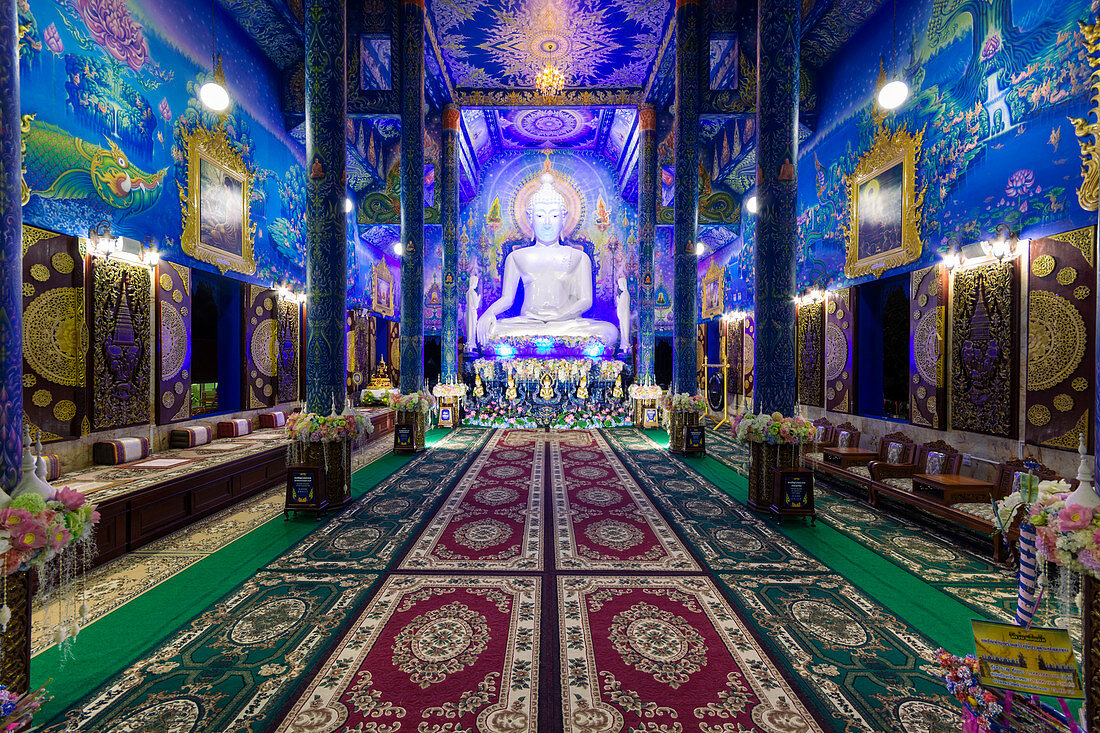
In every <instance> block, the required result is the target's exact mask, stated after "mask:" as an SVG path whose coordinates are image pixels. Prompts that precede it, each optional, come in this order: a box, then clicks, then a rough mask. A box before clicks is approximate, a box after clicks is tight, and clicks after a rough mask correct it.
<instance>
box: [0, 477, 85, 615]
mask: <svg viewBox="0 0 1100 733" xmlns="http://www.w3.org/2000/svg"><path fill="white" fill-rule="evenodd" d="M98 522H99V512H97V511H96V507H95V504H91V503H89V502H88V500H87V499H86V498H85V497H84V494H82V493H80V492H79V491H75V490H73V489H70V488H69V487H68V486H66V487H64V488H61V489H56V490H55V491H54V493H53V495H52V496H50V498H49V499H44V498H42V497H41V496H39V495H38V494H35V493H31V492H27V493H23V494H20V495H19V496H16V497H15V498H13V499H11V500H10V501H9V502H8V503H7V504H6V505H4V506H3V508H2V509H0V552H2V553H3V555H2V557H3V575H4V576H5V577H6V576H8V575H11V574H12V573H16V572H19V571H22V570H30V569H32V568H34V569H41V568H42V567H43V566H44V565H46V563H48V562H49V561H51V560H53V559H54V558H55V557H57V556H58V555H60V554H61V552H62V551H64V550H65V549H66V548H67V547H69V545H72V544H74V543H76V542H81V541H84V542H89V541H91V537H92V526H93V525H95V524H96V523H98ZM0 615H2V614H0ZM0 624H2V625H4V626H6V625H7V621H6V620H3V619H0Z"/></svg>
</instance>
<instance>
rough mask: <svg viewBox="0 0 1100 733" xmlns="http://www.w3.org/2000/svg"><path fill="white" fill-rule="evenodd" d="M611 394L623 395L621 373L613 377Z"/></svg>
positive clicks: (614, 395)
mask: <svg viewBox="0 0 1100 733" xmlns="http://www.w3.org/2000/svg"><path fill="white" fill-rule="evenodd" d="M611 396H612V397H615V398H621V397H622V396H623V375H622V374H620V375H618V376H616V377H615V386H614V387H612V388H611Z"/></svg>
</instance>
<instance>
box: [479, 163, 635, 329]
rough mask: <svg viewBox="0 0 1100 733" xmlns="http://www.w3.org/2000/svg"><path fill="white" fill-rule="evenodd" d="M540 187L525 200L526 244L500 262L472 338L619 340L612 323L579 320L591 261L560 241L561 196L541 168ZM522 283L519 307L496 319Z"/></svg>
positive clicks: (588, 291) (588, 302)
mask: <svg viewBox="0 0 1100 733" xmlns="http://www.w3.org/2000/svg"><path fill="white" fill-rule="evenodd" d="M539 180H540V181H541V182H542V185H541V186H540V187H539V188H538V190H536V191H535V192H534V193H533V194H531V197H530V199H528V201H527V221H528V222H529V224H530V226H531V230H532V231H533V232H534V242H533V244H532V245H531V246H530V247H524V248H523V249H518V250H516V251H514V252H512V253H511V254H509V255H508V256H507V257H506V258H505V260H504V281H503V284H502V286H501V293H500V298H499V299H497V301H496V302H495V303H493V304H492V305H490V306H489V307H488V308H487V309H486V310H485V312H484V313H482V314H481V317H480V318H479V319H478V321H477V342H478V344H480V345H482V346H486V345H489V344H491V343H492V342H493V341H494V340H495V339H499V338H503V337H507V336H515V337H521V338H522V337H531V336H549V337H564V336H574V337H582V338H583V337H589V338H594V339H598V340H599V341H601V342H603V344H604V345H605V346H610V347H614V346H615V345H616V344H617V343H618V342H619V329H618V328H617V327H616V326H615V325H614V324H612V323H609V322H607V321H600V320H596V319H594V318H582V317H581V316H582V314H583V313H584V312H585V311H587V310H588V309H589V308H591V307H592V260H591V259H590V258H589V257H588V255H587V254H585V253H584V252H583V251H582V250H579V249H574V248H572V247H570V246H568V245H565V244H562V240H561V234H562V229H563V227H564V225H565V219H566V214H567V213H568V210H567V209H566V208H565V197H563V196H562V195H561V194H560V193H558V191H556V190H555V189H554V186H553V182H554V175H553V174H552V173H551V172H550V171H549V170H547V171H546V172H545V173H543V174H542V177H541V178H540V179H539ZM521 280H522V281H523V293H524V295H523V305H522V306H521V307H520V315H518V316H516V317H514V318H499V319H498V318H497V315H498V314H499V313H502V312H504V311H506V310H508V309H509V308H511V307H512V304H513V303H514V302H515V298H516V289H517V288H518V286H519V283H520V281H521Z"/></svg>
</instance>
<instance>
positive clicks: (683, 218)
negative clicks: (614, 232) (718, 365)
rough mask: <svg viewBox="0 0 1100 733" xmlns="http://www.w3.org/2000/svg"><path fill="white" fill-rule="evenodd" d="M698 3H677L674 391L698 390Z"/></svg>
mask: <svg viewBox="0 0 1100 733" xmlns="http://www.w3.org/2000/svg"><path fill="white" fill-rule="evenodd" d="M700 16H701V13H700V10H699V0H676V119H675V124H674V129H673V135H674V138H673V139H674V147H675V149H676V173H675V176H676V200H675V210H674V214H675V219H674V222H673V223H674V228H673V255H672V262H673V268H674V278H675V280H674V284H673V292H672V319H673V324H672V336H673V341H672V362H673V365H672V366H673V369H672V391H673V392H686V393H688V394H695V393H696V392H698V391H699V384H698V376H697V374H696V370H697V368H698V361H699V359H698V354H696V351H695V340H696V322H697V320H698V316H699V309H698V307H697V305H696V301H697V300H698V298H697V295H696V288H697V286H698V280H699V273H698V261H697V257H696V255H695V246H696V235H697V230H698V223H699V94H700V89H699V21H700Z"/></svg>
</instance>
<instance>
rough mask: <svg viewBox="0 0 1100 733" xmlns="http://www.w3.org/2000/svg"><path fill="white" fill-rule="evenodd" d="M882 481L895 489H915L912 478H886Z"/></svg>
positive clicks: (909, 490)
mask: <svg viewBox="0 0 1100 733" xmlns="http://www.w3.org/2000/svg"><path fill="white" fill-rule="evenodd" d="M881 483H884V484H886V485H887V486H892V487H894V488H895V489H901V490H902V491H908V492H910V493H912V491H913V479H911V478H884V479H883V480H882V482H881Z"/></svg>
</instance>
